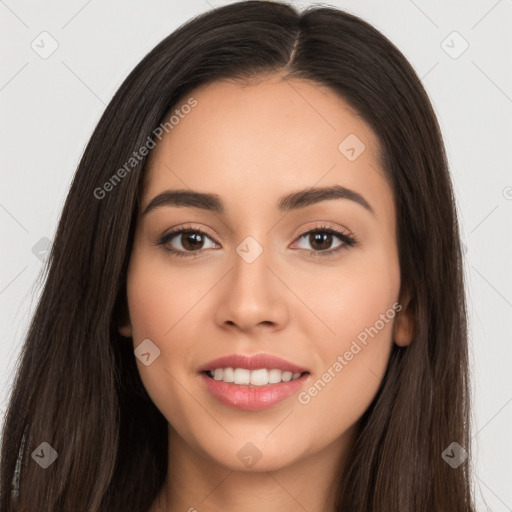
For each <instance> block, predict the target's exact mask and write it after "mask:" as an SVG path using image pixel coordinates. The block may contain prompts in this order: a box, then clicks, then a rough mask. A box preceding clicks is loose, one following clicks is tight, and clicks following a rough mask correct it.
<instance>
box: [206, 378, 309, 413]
mask: <svg viewBox="0 0 512 512" xmlns="http://www.w3.org/2000/svg"><path fill="white" fill-rule="evenodd" d="M309 376H310V374H309V373H305V374H304V375H301V376H300V377H299V378H298V379H295V380H291V381H289V382H280V383H279V384H268V385H266V386H242V385H238V384H232V383H230V382H224V381H222V380H214V379H212V378H210V377H208V375H206V373H204V372H203V373H201V374H200V378H201V380H202V381H203V383H204V385H205V386H206V388H207V389H208V391H210V393H211V394H212V395H213V396H214V397H215V398H216V399H217V400H219V401H220V402H221V403H222V404H224V405H228V406H230V407H234V408H236V409H242V410H245V411H259V410H261V409H267V408H268V407H272V406H273V405H275V404H277V403H279V402H282V401H283V400H285V399H286V398H288V397H289V396H291V395H294V394H295V393H297V392H298V391H299V390H300V388H301V387H302V386H304V383H305V382H306V380H307V379H308V378H309Z"/></svg>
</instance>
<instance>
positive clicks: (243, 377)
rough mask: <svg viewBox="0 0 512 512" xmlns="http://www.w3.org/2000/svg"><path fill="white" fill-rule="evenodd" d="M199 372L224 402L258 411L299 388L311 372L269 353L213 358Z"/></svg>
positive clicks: (210, 389)
mask: <svg viewBox="0 0 512 512" xmlns="http://www.w3.org/2000/svg"><path fill="white" fill-rule="evenodd" d="M199 375H200V377H201V380H202V382H203V383H204V385H205V387H206V389H207V390H208V391H209V393H210V394H211V395H213V397H214V398H215V399H217V401H219V402H220V403H221V404H223V405H227V406H229V407H233V408H237V409H242V410H246V411H258V410H261V409H266V408H269V407H271V406H273V405H275V404H277V403H279V402H281V401H283V400H285V399H286V398H288V397H290V396H292V395H294V394H295V393H297V392H298V391H300V389H301V388H302V387H303V386H304V385H305V382H306V381H307V380H308V378H309V376H310V372H309V371H308V370H307V369H305V368H302V367H300V366H298V365H295V364H293V363H291V362H289V361H286V360H284V359H281V358H278V357H275V356H271V355H268V354H256V355H252V356H245V355H238V354H235V355H232V356H227V357H222V358H219V359H215V360H214V361H210V362H209V363H207V364H205V365H204V366H202V367H201V368H200V369H199Z"/></svg>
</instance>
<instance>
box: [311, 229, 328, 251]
mask: <svg viewBox="0 0 512 512" xmlns="http://www.w3.org/2000/svg"><path fill="white" fill-rule="evenodd" d="M309 236H310V243H311V247H313V248H315V249H318V250H319V251H322V250H326V249H329V247H330V246H331V244H332V234H331V233H325V232H322V233H321V232H317V233H312V234H310V235H309ZM317 243H318V244H320V246H319V247H315V244H317Z"/></svg>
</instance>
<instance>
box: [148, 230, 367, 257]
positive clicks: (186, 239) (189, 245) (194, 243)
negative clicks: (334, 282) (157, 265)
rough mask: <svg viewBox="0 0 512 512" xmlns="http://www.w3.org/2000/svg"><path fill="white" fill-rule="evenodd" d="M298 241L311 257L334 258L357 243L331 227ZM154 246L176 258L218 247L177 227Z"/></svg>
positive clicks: (196, 233)
mask: <svg viewBox="0 0 512 512" xmlns="http://www.w3.org/2000/svg"><path fill="white" fill-rule="evenodd" d="M336 238H337V239H338V240H340V243H339V244H338V245H336V246H335V247H334V248H332V247H331V246H332V243H333V242H334V241H335V239H336ZM208 240H210V241H211V245H210V246H209V247H208V246H207V247H205V246H204V244H205V242H206V241H208ZM298 240H299V242H306V244H307V243H309V244H310V245H311V247H312V249H308V248H304V247H299V249H302V250H305V251H307V252H308V253H309V255H310V256H313V257H329V256H334V255H336V254H337V253H339V252H340V251H342V250H346V249H347V248H349V247H352V246H354V245H356V244H357V243H358V242H357V240H356V238H355V237H354V235H352V234H348V233H344V232H343V231H340V230H338V229H335V228H333V227H332V226H317V227H315V228H314V229H311V230H309V231H306V232H305V233H303V234H302V235H300V237H299V239H298ZM156 245H158V246H162V247H163V248H164V250H165V251H167V252H169V253H171V254H172V255H173V256H178V257H194V256H197V255H198V254H200V253H202V252H203V250H205V249H211V248H215V247H217V246H218V244H217V242H215V241H214V240H213V239H212V238H211V237H210V236H209V235H208V234H206V233H205V232H204V231H202V230H201V229H198V228H194V227H193V226H186V227H178V228H175V229H172V230H171V231H168V232H167V233H165V234H164V235H163V236H162V237H161V238H160V239H159V240H158V241H157V242H156ZM330 247H331V248H330Z"/></svg>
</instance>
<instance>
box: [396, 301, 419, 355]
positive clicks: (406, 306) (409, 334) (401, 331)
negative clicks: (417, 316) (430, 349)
mask: <svg viewBox="0 0 512 512" xmlns="http://www.w3.org/2000/svg"><path fill="white" fill-rule="evenodd" d="M398 303H399V304H400V306H401V308H400V309H399V310H398V308H397V310H398V316H397V318H396V320H395V324H394V326H393V340H394V342H395V343H396V344H397V345H398V346H399V347H406V346H407V345H409V344H410V343H411V342H412V340H413V337H414V323H415V322H414V308H413V305H412V301H411V296H410V294H408V293H406V294H404V297H403V298H402V300H400V301H399V302H398Z"/></svg>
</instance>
